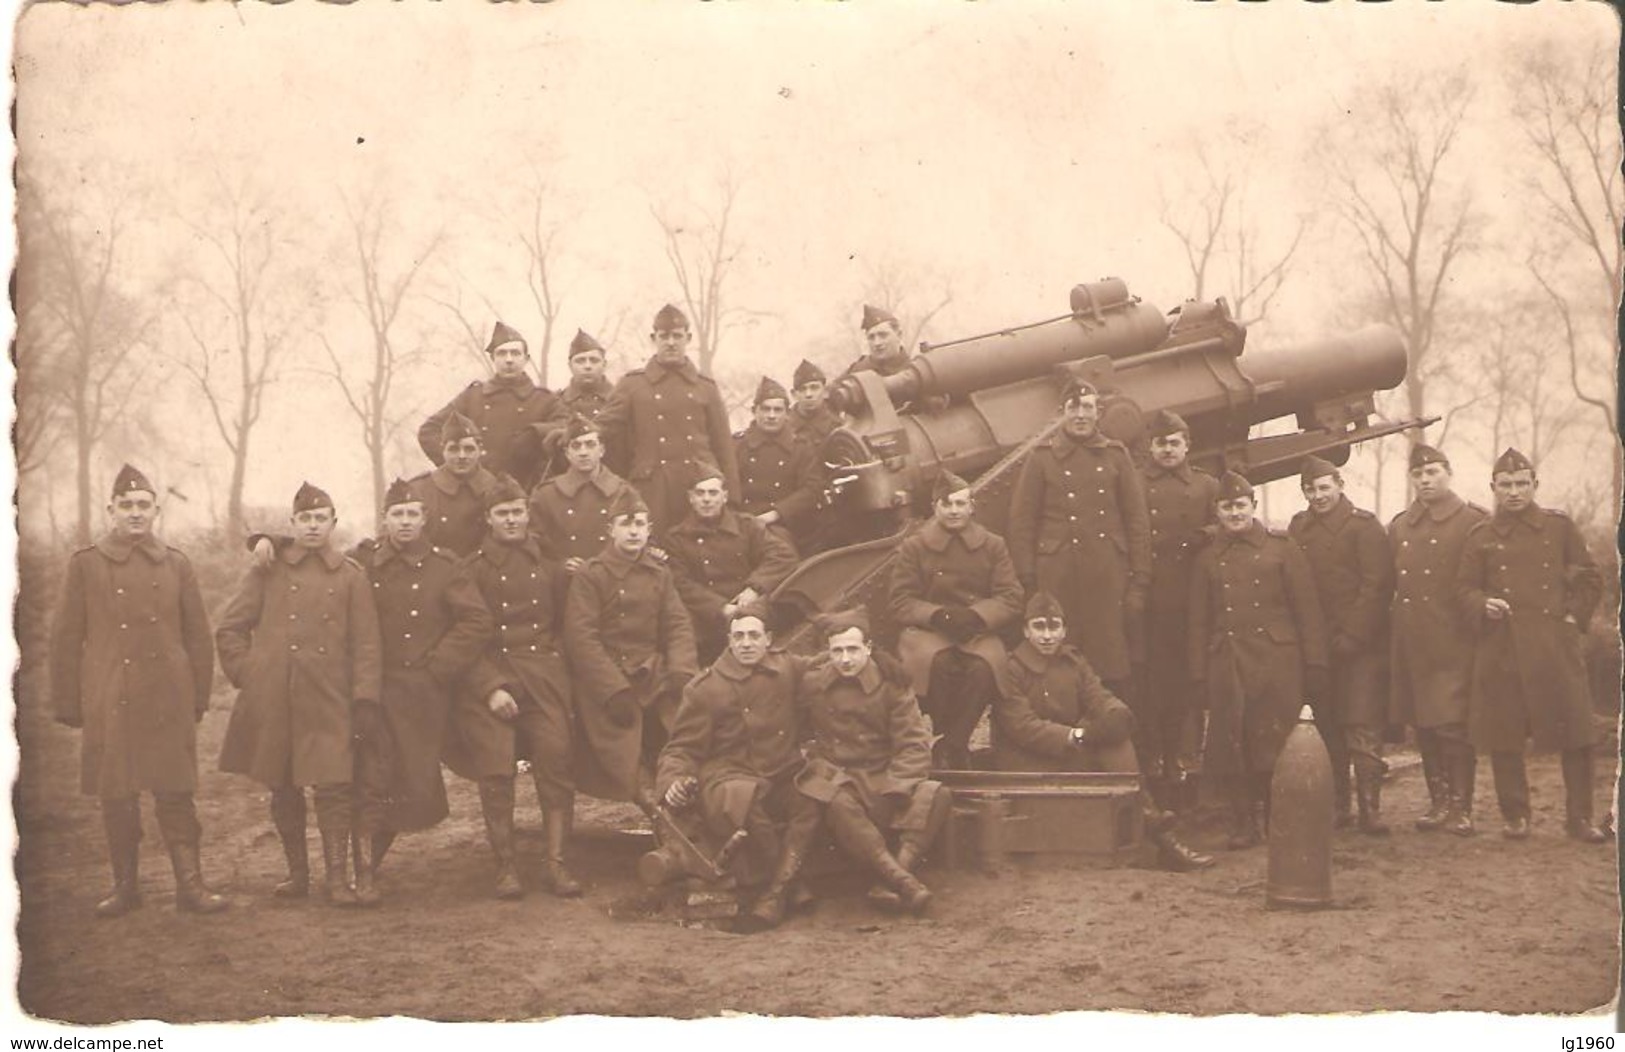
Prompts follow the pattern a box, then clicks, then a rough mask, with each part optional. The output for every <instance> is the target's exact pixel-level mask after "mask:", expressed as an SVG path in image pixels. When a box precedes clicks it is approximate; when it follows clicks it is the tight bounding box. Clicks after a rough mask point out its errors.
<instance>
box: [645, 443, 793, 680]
mask: <svg viewBox="0 0 1625 1052" xmlns="http://www.w3.org/2000/svg"><path fill="white" fill-rule="evenodd" d="M692 477H693V479H694V481H693V484H692V485H690V486H689V489H688V503H689V509H690V511H689V515H688V517H687V518H686V519H684V520H683V521H682V522H680V523H678V524H677V525H676V526H674V527H672V528H671V529H670V530H669V531H667V534H666V554H667V556H668V557H669V558H670V560H671V561H670V567H671V571H672V574H673V576H674V577H675V579H676V582H677V594H678V595H679V596H681V597H682V600H683V605H684V606H685V607H687V608H688V614H689V618H690V620H692V621H693V623H694V639H695V645H696V647H697V648H698V652H699V660H700V663H701V664H708V663H710V662H712V661H715V660H716V659H717V657H718V656H719V655H720V654H721V653H722V650H723V647H724V646H726V645H727V636H728V619H729V618H730V617H731V616H733V612H734V610H735V609H737V608H739V607H741V606H746V605H748V604H751V603H754V602H757V601H759V600H761V599H762V598H763V597H765V596H766V595H767V594H768V593H769V592H771V591H772V590H773V589H774V588H776V587H777V586H778V584H779V582H780V581H782V580H784V579H785V578H786V577H788V576H789V575H790V571H791V570H794V569H795V568H796V553H795V549H794V548H792V547H791V546H790V543H789V542H788V541H786V540H785V539H784V538H783V536H782V535H780V533H779V532H778V531H776V530H770V529H768V528H767V527H766V526H763V525H762V524H761V523H760V522H759V521H757V520H756V519H754V518H752V517H751V516H749V515H743V514H740V513H739V512H737V511H733V510H732V509H730V508H729V507H728V489H727V482H726V481H725V480H724V478H723V474H722V469H721V468H719V467H717V466H716V465H715V464H699V465H696V467H695V468H694V472H693V476H692Z"/></svg>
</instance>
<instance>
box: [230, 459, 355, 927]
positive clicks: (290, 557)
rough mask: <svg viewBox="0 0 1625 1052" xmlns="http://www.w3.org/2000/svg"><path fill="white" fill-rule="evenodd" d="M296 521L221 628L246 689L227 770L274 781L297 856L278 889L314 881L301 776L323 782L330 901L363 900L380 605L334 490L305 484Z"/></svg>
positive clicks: (250, 576)
mask: <svg viewBox="0 0 1625 1052" xmlns="http://www.w3.org/2000/svg"><path fill="white" fill-rule="evenodd" d="M290 521H291V523H292V526H293V537H294V539H293V543H292V544H291V545H289V546H287V547H285V548H282V549H281V550H279V551H278V552H277V555H276V558H275V559H273V560H272V562H271V563H270V565H269V566H268V567H265V568H260V567H254V568H251V569H249V570H248V571H247V573H246V574H245V575H244V577H243V580H242V583H241V584H239V585H238V589H237V594H236V595H235V596H233V597H232V599H231V601H230V603H228V604H227V606H226V609H225V611H224V612H223V613H222V614H221V615H220V620H219V626H218V628H217V629H216V630H215V647H216V650H217V651H218V652H219V655H220V667H221V668H222V669H223V670H224V671H225V673H226V678H227V679H229V680H230V681H231V684H232V686H234V687H236V688H237V689H238V690H239V691H240V693H239V694H238V696H237V704H236V705H235V706H234V707H233V708H232V710H231V721H230V723H228V724H227V725H226V737H225V742H224V744H223V745H222V746H221V749H220V769H221V770H222V771H227V772H229V773H233V774H246V775H248V776H249V777H251V778H253V779H254V780H255V781H257V782H259V783H261V784H262V785H265V786H267V787H269V788H270V790H271V820H272V822H273V823H274V824H275V826H276V831H277V835H278V837H280V838H281V840H282V849H283V852H284V854H285V855H286V857H287V861H288V877H287V879H286V880H284V881H282V882H281V883H280V884H278V885H277V887H276V891H275V894H276V895H277V897H279V898H303V897H304V896H305V895H306V894H308V892H309V888H310V864H309V859H308V856H307V854H306V846H305V814H306V811H305V790H304V787H305V786H313V787H314V793H313V795H314V799H315V806H316V826H317V829H318V830H319V831H320V832H321V838H322V857H323V861H324V862H325V869H326V881H325V884H326V887H325V890H326V896H327V900H328V901H329V902H331V903H332V904H334V905H337V906H354V905H357V899H356V895H355V890H354V889H353V888H352V887H351V886H350V851H351V845H350V830H351V817H352V804H351V797H350V788H351V782H352V780H353V778H354V772H355V752H354V748H353V733H352V732H353V729H354V728H353V714H354V712H355V710H356V709H357V707H364V706H367V705H372V704H376V703H377V701H378V698H379V692H380V690H381V686H382V683H381V681H382V668H381V657H380V640H379V630H378V614H377V611H376V609H375V608H374V606H373V601H372V587H371V586H370V584H369V583H368V581H367V575H366V574H365V572H363V571H362V569H361V567H360V566H358V565H356V563H355V562H353V561H352V560H350V559H347V558H345V557H344V556H343V555H342V554H340V553H339V552H338V551H337V550H336V549H334V547H333V546H332V535H333V527H334V525H335V523H336V522H337V516H336V514H335V513H334V508H333V500H332V498H331V497H329V496H328V495H327V494H326V493H324V492H323V491H322V490H320V489H318V488H317V487H315V486H312V485H311V484H310V483H308V482H306V483H304V484H302V485H301V486H300V487H299V491H298V493H296V494H295V495H294V499H293V512H292V515H291V516H290Z"/></svg>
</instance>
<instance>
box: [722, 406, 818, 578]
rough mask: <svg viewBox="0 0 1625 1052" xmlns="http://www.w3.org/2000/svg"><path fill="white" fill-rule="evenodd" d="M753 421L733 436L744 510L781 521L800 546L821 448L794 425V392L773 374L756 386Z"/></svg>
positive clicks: (768, 521)
mask: <svg viewBox="0 0 1625 1052" xmlns="http://www.w3.org/2000/svg"><path fill="white" fill-rule="evenodd" d="M751 416H752V420H751V425H750V426H749V427H747V428H746V429H745V430H743V431H741V432H740V433H739V434H737V435H735V436H734V456H735V458H736V459H737V460H738V461H739V485H740V487H741V488H740V491H739V500H738V504H739V510H740V511H742V512H744V513H745V514H746V515H754V516H756V519H757V521H759V522H761V524H762V525H764V526H777V527H778V528H779V531H780V532H781V533H782V534H783V535H784V536H785V537H786V538H788V539H789V540H791V542H792V543H793V544H794V546H795V547H796V549H797V550H798V551H801V550H804V549H803V548H802V543H801V542H802V540H803V538H805V537H806V536H807V534H808V531H809V530H810V528H811V526H812V515H813V510H814V509H815V508H816V507H817V505H818V494H819V490H820V488H821V483H820V481H819V478H820V476H819V475H818V473H817V468H818V448H817V446H816V445H814V444H813V443H812V441H810V440H809V439H804V438H802V437H801V436H800V435H798V434H797V433H796V432H795V430H794V429H793V428H792V427H791V426H790V396H789V394H788V393H786V392H785V390H784V388H783V387H782V386H781V385H780V384H779V383H778V381H776V380H773V379H771V378H769V377H766V376H764V377H762V382H761V383H759V384H757V385H756V397H755V399H754V400H753V401H752V402H751Z"/></svg>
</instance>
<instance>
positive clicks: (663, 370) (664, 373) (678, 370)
mask: <svg viewBox="0 0 1625 1052" xmlns="http://www.w3.org/2000/svg"><path fill="white" fill-rule="evenodd" d="M643 375H644V376H646V377H648V378H649V382H650V383H652V384H657V383H659V382H660V381H662V380H664V379H665V378H666V377H668V376H680V377H682V378H683V379H684V380H687V381H688V382H689V383H696V382H698V381H699V378H700V371H699V370H698V369H696V368H694V363H693V362H692V361H690V360H689V359H687V358H684V359H683V361H682V364H680V365H666V364H664V363H662V362H661V361H660V358H659V356H658V355H656V356H653V357H651V358H650V359H649V364H648V365H645V366H644V367H643Z"/></svg>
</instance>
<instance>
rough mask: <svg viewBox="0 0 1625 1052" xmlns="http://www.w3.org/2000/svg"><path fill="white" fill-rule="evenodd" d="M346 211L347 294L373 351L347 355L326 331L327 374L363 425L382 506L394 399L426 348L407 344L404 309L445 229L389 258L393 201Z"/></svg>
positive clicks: (395, 420)
mask: <svg viewBox="0 0 1625 1052" xmlns="http://www.w3.org/2000/svg"><path fill="white" fill-rule="evenodd" d="M345 213H346V216H347V217H348V219H349V227H350V229H349V235H350V247H351V248H352V250H353V251H354V253H355V257H354V258H355V264H356V270H355V284H354V285H353V286H349V287H347V288H346V289H345V294H346V296H348V298H349V299H350V301H351V302H352V303H353V304H355V306H356V308H357V309H358V310H359V311H360V312H361V314H362V316H363V318H364V320H365V322H366V326H367V336H368V340H369V342H370V344H371V346H370V347H369V348H368V351H370V354H369V353H365V352H363V353H361V354H348V355H341V354H340V352H339V351H337V350H336V349H335V348H334V347H333V344H332V341H331V340H330V339H329V338H328V335H327V334H326V333H325V332H324V333H322V334H321V342H322V347H323V348H324V349H325V350H326V352H327V359H328V362H329V363H330V364H331V366H332V368H331V370H329V371H328V373H327V375H329V376H331V377H332V378H333V380H334V381H335V382H336V383H337V384H338V387H339V390H340V392H341V393H342V394H343V395H344V401H345V404H346V405H348V406H349V407H350V412H351V413H352V414H354V416H355V418H356V422H357V423H358V424H360V425H361V438H362V442H363V443H364V444H365V445H366V447H367V455H368V459H369V460H370V461H371V464H372V488H373V506H374V507H380V506H382V505H383V501H384V490H385V489H386V487H387V479H386V478H385V474H384V462H385V460H386V458H387V454H388V452H389V450H390V449H391V442H392V441H393V439H394V437H395V433H396V431H397V430H398V429H399V428H400V425H401V419H402V418H401V415H400V414H399V413H398V412H397V410H396V408H395V407H394V404H393V399H394V397H395V395H396V394H397V393H398V391H399V386H398V385H399V383H400V381H401V378H402V376H403V374H404V373H405V372H406V371H407V370H408V369H409V368H410V366H411V365H412V364H413V363H414V362H416V361H417V360H419V359H420V358H422V357H423V356H424V353H425V352H424V350H423V348H421V347H414V348H410V349H408V348H405V347H403V346H402V343H403V340H402V337H401V335H400V332H399V330H398V326H399V324H400V322H401V310H402V307H403V306H404V305H405V302H406V298H407V296H408V295H409V294H410V293H411V291H412V286H413V285H414V283H416V281H417V279H418V276H419V274H420V272H421V271H422V269H423V265H424V264H425V263H426V262H427V261H428V260H429V258H430V257H432V256H433V255H434V254H435V251H436V250H437V249H438V248H439V246H440V242H441V240H442V238H443V236H444V231H443V230H436V231H435V233H434V234H433V235H431V236H430V237H429V239H428V240H427V241H426V242H425V244H424V246H423V247H422V248H421V249H418V250H417V251H416V252H413V253H412V254H411V255H410V257H409V258H408V259H407V260H405V261H404V262H399V263H396V262H394V261H392V260H391V259H390V258H387V257H388V256H389V250H388V249H387V247H386V246H385V245H384V230H385V228H386V227H388V226H390V225H391V223H392V221H393V216H392V215H391V214H390V208H389V205H388V203H387V202H385V201H382V200H380V199H373V200H371V201H368V202H366V203H365V204H362V205H360V206H357V205H355V204H353V203H352V202H350V201H346V202H345ZM346 357H348V358H349V359H350V360H351V361H352V362H353V361H354V359H356V358H360V359H361V360H362V361H363V362H365V363H366V364H365V365H364V366H363V367H362V368H355V367H354V366H353V365H352V366H351V367H350V368H348V369H347V368H345V358H346Z"/></svg>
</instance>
